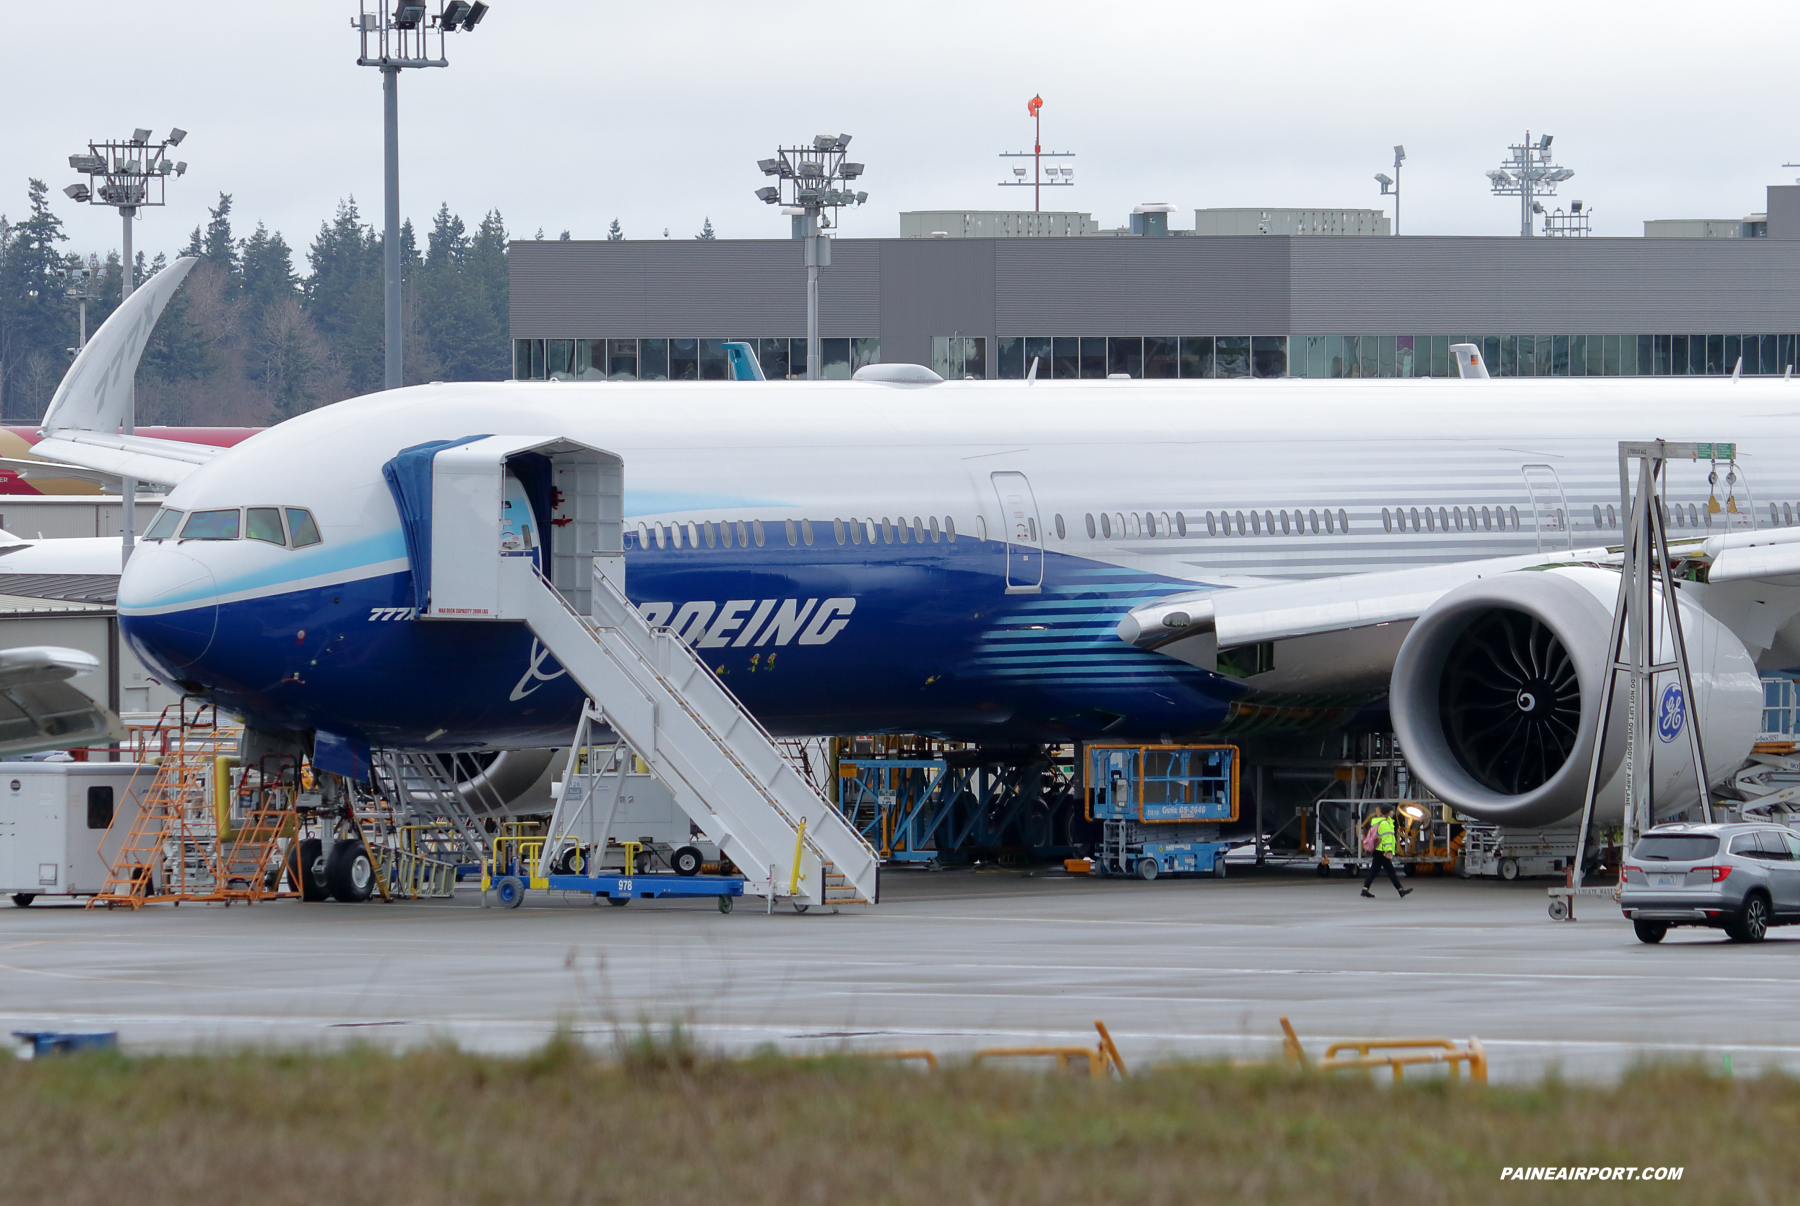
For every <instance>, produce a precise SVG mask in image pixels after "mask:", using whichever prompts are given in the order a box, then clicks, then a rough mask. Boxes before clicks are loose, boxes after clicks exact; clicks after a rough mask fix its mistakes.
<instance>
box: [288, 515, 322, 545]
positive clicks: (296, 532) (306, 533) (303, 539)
mask: <svg viewBox="0 0 1800 1206" xmlns="http://www.w3.org/2000/svg"><path fill="white" fill-rule="evenodd" d="M287 521H288V531H289V532H290V533H292V535H293V537H294V547H295V548H297V549H303V548H305V547H306V546H307V545H309V544H317V543H319V525H318V524H316V523H314V522H313V517H312V512H311V511H308V510H306V509H305V508H303V507H289V508H288V509H287Z"/></svg>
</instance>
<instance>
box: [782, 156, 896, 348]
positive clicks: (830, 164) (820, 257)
mask: <svg viewBox="0 0 1800 1206" xmlns="http://www.w3.org/2000/svg"><path fill="white" fill-rule="evenodd" d="M849 145H850V135H848V134H816V135H814V136H813V138H812V141H811V143H810V144H808V143H801V144H798V145H795V146H785V147H777V148H776V149H775V155H774V157H773V158H770V159H759V160H757V161H756V167H757V170H758V171H760V172H761V173H762V174H763V175H765V176H772V177H774V178H775V183H774V184H770V185H764V186H763V187H762V188H759V189H757V190H755V192H756V198H757V200H759V201H761V202H762V203H763V204H765V205H780V206H781V212H782V213H784V214H791V215H792V216H793V217H794V218H795V219H796V221H795V223H794V230H795V235H796V237H797V238H800V239H802V240H803V241H804V243H805V262H806V377H807V380H809V381H812V380H817V379H818V377H819V375H820V372H819V371H820V360H821V359H822V356H821V352H822V345H821V344H820V341H819V269H821V268H825V267H829V266H830V264H831V244H830V242H829V241H828V240H827V239H826V238H825V237H824V236H823V235H822V234H821V231H823V230H826V229H829V228H831V227H833V226H835V225H836V224H837V223H836V221H835V220H834V219H835V217H836V212H835V211H838V210H841V209H842V208H843V207H844V206H846V205H851V206H854V205H862V204H864V203H865V202H867V201H868V199H869V194H867V193H861V192H856V191H854V190H852V189H850V188H847V187H845V186H846V185H848V184H849V182H850V181H852V180H855V179H857V178H858V177H860V176H861V175H862V174H863V172H864V171H865V170H866V167H865V165H863V164H860V163H848V162H846V161H845V159H844V152H845V150H846V148H848V147H849ZM827 211H832V212H827Z"/></svg>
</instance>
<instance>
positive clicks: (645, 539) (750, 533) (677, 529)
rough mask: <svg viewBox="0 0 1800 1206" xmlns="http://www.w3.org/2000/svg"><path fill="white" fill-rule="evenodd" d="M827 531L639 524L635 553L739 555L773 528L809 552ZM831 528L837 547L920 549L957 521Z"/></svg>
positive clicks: (980, 524) (745, 523) (837, 522)
mask: <svg viewBox="0 0 1800 1206" xmlns="http://www.w3.org/2000/svg"><path fill="white" fill-rule="evenodd" d="M825 526H826V521H825V520H820V521H819V522H818V523H817V524H816V525H815V524H814V522H813V521H812V520H810V519H786V520H782V521H781V522H780V524H779V525H777V524H775V523H773V522H771V523H768V524H765V523H764V522H763V521H762V520H760V519H751V520H743V519H739V520H721V521H719V522H716V523H715V522H713V521H711V520H706V521H699V522H688V523H670V524H663V523H639V524H638V526H637V543H636V546H635V547H637V548H640V549H652V548H654V549H679V548H690V549H697V548H699V547H701V545H705V546H706V547H707V548H709V549H715V548H723V549H728V548H731V547H733V546H734V545H735V546H736V547H738V548H741V549H747V548H750V547H752V546H754V547H756V548H759V549H760V548H762V547H764V546H765V545H766V544H767V543H768V542H769V539H770V533H769V529H770V528H771V527H776V528H777V536H778V537H785V538H786V540H787V543H788V546H789V547H790V548H796V547H799V546H802V545H804V546H806V547H808V548H810V547H812V545H813V544H814V542H815V541H817V540H821V539H823V537H822V535H821V534H820V532H819V529H821V528H824V527H825ZM830 526H831V535H832V538H833V539H834V540H836V541H837V543H839V544H877V543H880V544H896V543H897V544H924V543H925V542H926V541H930V542H931V543H932V544H941V543H944V542H948V543H951V544H955V543H956V521H955V520H954V519H952V518H951V517H950V516H948V515H946V516H944V517H943V523H942V524H939V522H938V517H937V516H936V515H931V516H925V517H920V516H918V515H915V516H913V517H912V522H911V523H908V522H907V519H906V516H904V515H902V516H900V517H899V518H898V519H890V518H889V517H888V516H886V515H884V516H882V517H881V518H880V519H876V518H875V517H873V516H870V517H869V518H868V519H855V518H851V519H833V520H831V521H830ZM975 535H976V539H978V540H986V539H987V521H985V520H983V519H982V518H980V517H979V516H977V517H976V519H975ZM1034 535H1035V534H1034Z"/></svg>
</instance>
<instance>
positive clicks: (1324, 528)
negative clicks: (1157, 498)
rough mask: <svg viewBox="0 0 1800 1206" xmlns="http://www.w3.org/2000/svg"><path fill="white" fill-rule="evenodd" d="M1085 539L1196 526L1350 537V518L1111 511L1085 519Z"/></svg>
mask: <svg viewBox="0 0 1800 1206" xmlns="http://www.w3.org/2000/svg"><path fill="white" fill-rule="evenodd" d="M1085 519H1086V521H1087V534H1088V539H1089V540H1094V539H1100V540H1113V539H1115V538H1116V539H1119V540H1138V539H1141V538H1144V537H1149V538H1151V539H1154V538H1156V537H1158V536H1186V535H1188V529H1189V527H1190V526H1191V527H1192V528H1193V529H1194V532H1193V534H1194V535H1196V536H1198V535H1199V534H1200V525H1201V524H1202V523H1204V524H1205V525H1206V534H1207V535H1208V536H1232V535H1237V536H1261V535H1262V534H1263V533H1264V532H1265V531H1266V532H1267V533H1268V534H1269V535H1271V536H1273V535H1275V534H1276V533H1277V532H1280V533H1281V535H1283V536H1288V535H1293V536H1304V535H1307V534H1308V533H1311V534H1312V535H1314V536H1317V535H1318V534H1319V533H1320V532H1324V533H1325V534H1326V535H1328V536H1337V535H1345V536H1348V535H1349V534H1350V516H1349V514H1348V513H1347V512H1345V511H1344V510H1343V508H1341V507H1340V508H1339V509H1338V510H1336V511H1333V510H1332V509H1331V508H1330V507H1327V508H1325V509H1324V510H1322V511H1321V510H1319V509H1317V508H1311V509H1308V510H1305V511H1302V510H1301V509H1300V508H1299V507H1295V508H1294V509H1293V510H1292V511H1255V510H1252V511H1248V512H1245V511H1219V512H1216V513H1215V512H1212V511H1207V512H1205V513H1204V515H1196V516H1194V518H1193V519H1192V520H1191V521H1190V520H1189V519H1188V517H1187V513H1186V512H1184V511H1176V512H1174V513H1173V514H1171V513H1170V512H1168V511H1164V512H1162V513H1161V514H1158V513H1157V512H1155V511H1145V512H1144V513H1143V514H1142V515H1139V514H1138V513H1137V512H1135V511H1125V512H1120V511H1114V512H1113V513H1111V514H1110V515H1109V514H1107V513H1106V512H1105V511H1102V512H1100V515H1099V521H1098V522H1097V523H1096V522H1095V517H1094V516H1093V515H1088V516H1086V517H1085ZM1056 535H1057V539H1059V540H1060V539H1063V521H1062V516H1060V515H1058V516H1057V517H1056Z"/></svg>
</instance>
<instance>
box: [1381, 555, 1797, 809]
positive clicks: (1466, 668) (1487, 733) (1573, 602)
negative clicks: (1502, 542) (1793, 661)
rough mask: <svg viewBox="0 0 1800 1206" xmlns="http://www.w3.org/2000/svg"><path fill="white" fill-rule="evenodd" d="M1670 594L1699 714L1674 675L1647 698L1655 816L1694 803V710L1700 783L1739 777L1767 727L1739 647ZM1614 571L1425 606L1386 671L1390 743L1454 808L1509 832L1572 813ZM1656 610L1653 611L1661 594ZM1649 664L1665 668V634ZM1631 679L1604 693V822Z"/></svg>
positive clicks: (1570, 571)
mask: <svg viewBox="0 0 1800 1206" xmlns="http://www.w3.org/2000/svg"><path fill="white" fill-rule="evenodd" d="M1704 589H1705V588H1704V587H1693V586H1688V587H1683V588H1681V589H1679V590H1678V598H1679V607H1680V613H1681V628H1682V633H1683V636H1684V637H1685V639H1686V642H1687V651H1688V668H1689V673H1690V674H1691V675H1692V678H1693V683H1694V691H1695V694H1697V695H1698V696H1699V700H1698V704H1699V706H1698V708H1697V709H1690V708H1689V707H1688V706H1687V705H1686V701H1685V700H1683V699H1682V697H1681V690H1680V686H1679V683H1678V679H1677V677H1676V675H1675V674H1673V673H1664V674H1659V675H1657V677H1656V680H1655V684H1654V687H1653V689H1652V694H1651V698H1652V701H1653V705H1652V726H1651V730H1652V731H1651V733H1650V734H1649V738H1648V739H1649V742H1650V746H1651V749H1652V751H1653V755H1652V757H1653V759H1654V763H1653V765H1654V772H1653V775H1652V783H1653V791H1652V801H1653V804H1654V807H1655V809H1656V812H1657V815H1658V816H1661V815H1665V814H1666V813H1668V812H1670V811H1675V810H1679V809H1681V808H1683V807H1686V806H1688V805H1691V804H1693V803H1694V802H1695V800H1696V794H1695V792H1694V774H1693V763H1692V755H1691V747H1690V743H1689V738H1688V732H1687V724H1688V723H1689V722H1690V721H1691V720H1692V719H1693V714H1694V713H1695V712H1697V713H1698V717H1699V722H1700V726H1701V729H1700V732H1701V737H1702V741H1703V744H1704V748H1705V753H1706V763H1707V772H1708V777H1709V778H1710V779H1711V780H1712V781H1713V783H1715V784H1717V783H1719V782H1722V781H1724V780H1725V779H1726V778H1727V777H1728V776H1729V775H1730V774H1732V773H1733V772H1734V771H1736V770H1737V768H1738V767H1739V766H1740V765H1742V763H1743V761H1744V758H1745V757H1746V756H1747V755H1748V754H1749V752H1750V747H1751V746H1752V745H1753V744H1754V743H1755V741H1756V737H1757V734H1758V733H1759V732H1760V730H1761V728H1762V706H1763V693H1762V682H1761V679H1760V678H1759V677H1758V675H1757V672H1756V665H1755V662H1754V660H1753V659H1752V658H1751V656H1750V653H1749V651H1748V650H1746V649H1745V648H1744V645H1743V642H1742V641H1740V640H1738V638H1737V636H1736V635H1735V634H1733V633H1732V631H1731V630H1730V629H1729V628H1727V627H1725V625H1723V624H1721V623H1720V622H1719V621H1718V620H1716V619H1714V618H1713V617H1712V616H1711V615H1709V614H1708V613H1706V612H1705V611H1703V610H1702V609H1701V608H1700V606H1699V605H1698V603H1697V601H1696V600H1695V598H1694V597H1693V593H1694V592H1696V591H1699V590H1704ZM1618 590H1619V577H1618V575H1617V574H1616V573H1613V572H1610V571H1606V570H1599V569H1591V568H1587V567H1568V568H1562V569H1554V570H1544V571H1530V572H1520V573H1510V574H1500V575H1497V576H1495V577H1492V578H1484V579H1482V580H1480V581H1477V582H1471V583H1468V584H1467V585H1465V586H1462V587H1459V588H1457V589H1456V590H1454V591H1451V592H1450V593H1449V594H1447V595H1445V596H1444V597H1443V598H1442V599H1439V600H1438V601H1437V602H1436V603H1435V604H1433V605H1432V606H1431V608H1430V609H1428V610H1427V611H1426V612H1425V613H1424V614H1423V615H1422V616H1420V617H1419V619H1418V621H1417V623H1415V624H1414V625H1413V629H1412V631H1411V632H1410V633H1409V634H1408V635H1407V638H1406V641H1405V643H1404V644H1403V645H1401V647H1400V653H1399V656H1398V657H1397V658H1396V659H1395V662H1394V675H1393V681H1392V686H1391V691H1390V696H1389V706H1390V708H1391V711H1392V716H1393V724H1394V732H1395V733H1396V735H1397V736H1398V737H1399V739H1400V746H1401V748H1402V749H1403V750H1404V751H1405V754H1406V759H1407V763H1408V765H1409V766H1411V767H1412V769H1413V772H1414V773H1415V774H1416V775H1417V776H1418V778H1419V780H1420V781H1421V782H1423V783H1424V784H1425V786H1427V787H1429V788H1430V789H1431V790H1432V791H1433V792H1435V793H1436V794H1437V795H1438V796H1439V797H1440V798H1442V799H1443V800H1444V801H1445V802H1446V803H1448V804H1450V805H1451V806H1452V807H1454V808H1456V809H1458V810H1459V811H1462V812H1465V813H1467V814H1469V815H1470V816H1472V817H1475V818H1477V819H1478V820H1482V821H1487V822H1490V823H1496V824H1501V825H1507V826H1523V827H1537V826H1543V825H1550V824H1554V823H1555V822H1558V821H1561V820H1563V819H1565V818H1568V817H1569V816H1570V814H1572V813H1576V812H1578V811H1579V810H1580V808H1581V805H1582V798H1583V795H1584V793H1585V791H1586V789H1587V778H1588V770H1589V765H1590V762H1591V760H1592V758H1593V751H1594V740H1595V737H1596V735H1597V734H1598V732H1599V710H1600V693H1601V689H1602V686H1603V683H1604V677H1605V672H1606V661H1607V642H1608V641H1609V639H1610V638H1611V628H1612V610H1613V606H1614V603H1615V601H1616V600H1617V598H1618ZM1656 606H1657V608H1658V609H1659V611H1660V608H1661V598H1660V592H1658V595H1657V599H1656ZM1658 645H1659V648H1658V649H1657V651H1656V657H1657V660H1659V661H1667V660H1671V655H1670V652H1669V648H1668V635H1667V633H1663V634H1662V635H1661V636H1660V637H1659V640H1658ZM1627 685H1628V680H1627V679H1626V678H1625V677H1624V676H1623V675H1621V676H1620V679H1619V682H1618V686H1617V690H1616V691H1615V693H1614V708H1613V721H1612V724H1611V725H1610V726H1609V728H1610V735H1609V738H1608V740H1607V744H1606V749H1605V751H1604V756H1603V758H1602V761H1601V782H1602V784H1603V786H1602V789H1601V793H1600V797H1599V801H1598V810H1599V815H1600V816H1601V817H1602V818H1603V819H1611V820H1617V819H1619V818H1621V817H1622V816H1623V815H1624V797H1625V775H1624V773H1623V768H1622V763H1623V761H1624V753H1625V720H1626V715H1627V702H1626V696H1627Z"/></svg>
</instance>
